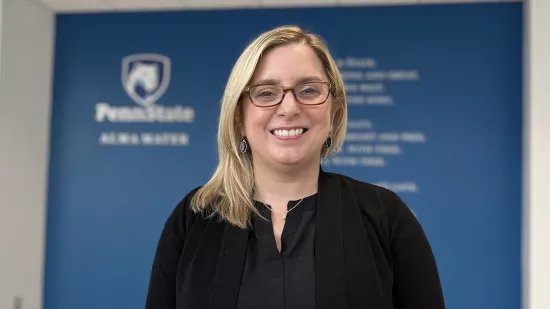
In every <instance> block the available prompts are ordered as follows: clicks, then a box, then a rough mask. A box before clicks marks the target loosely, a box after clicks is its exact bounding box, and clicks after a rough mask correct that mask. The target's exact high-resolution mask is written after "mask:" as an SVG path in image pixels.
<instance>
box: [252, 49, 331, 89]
mask: <svg viewBox="0 0 550 309" xmlns="http://www.w3.org/2000/svg"><path fill="white" fill-rule="evenodd" d="M305 77H307V78H317V79H319V80H323V79H325V73H324V67H323V64H322V62H321V60H320V59H319V57H318V56H317V54H316V53H315V51H314V50H313V48H311V47H310V46H308V45H306V44H292V45H283V46H278V47H275V48H273V49H271V50H270V51H268V52H266V53H265V54H264V55H263V56H262V58H261V60H260V62H259V63H258V66H257V67H256V71H255V72H254V76H253V78H252V82H253V83H256V82H259V81H262V80H274V81H279V82H280V83H283V84H291V83H295V82H296V81H298V80H301V79H304V78H305Z"/></svg>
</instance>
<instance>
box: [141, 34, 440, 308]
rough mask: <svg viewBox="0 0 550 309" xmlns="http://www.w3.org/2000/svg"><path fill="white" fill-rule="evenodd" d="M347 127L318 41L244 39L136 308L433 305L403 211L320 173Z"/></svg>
mask: <svg viewBox="0 0 550 309" xmlns="http://www.w3.org/2000/svg"><path fill="white" fill-rule="evenodd" d="M346 118H347V108H346V99H345V93H344V85H343V82H342V78H341V76H340V74H339V71H338V68H337V67H336V64H335V62H334V60H333V59H332V57H331V56H330V53H329V51H328V49H327V47H326V45H325V43H324V42H323V41H322V39H321V38H319V37H318V36H316V35H314V34H306V33H304V32H303V31H302V30H301V29H300V28H298V27H292V26H289V27H279V28H276V29H273V30H271V31H268V32H266V33H263V34H262V35H260V36H259V37H258V38H257V39H256V40H254V41H253V42H252V43H251V44H250V45H249V46H248V47H247V48H246V49H245V51H244V52H243V54H242V55H241V56H240V57H239V59H238V60H237V62H236V64H235V66H234V68H233V71H232V73H231V75H230V77H229V81H228V83H227V87H226V89H225V93H224V97H223V102H222V111H221V118H220V123H219V135H218V147H219V159H220V161H219V165H218V168H217V170H216V172H215V173H214V175H213V176H212V178H211V179H210V181H209V182H208V183H206V184H205V185H204V186H201V187H198V188H196V189H194V190H192V191H191V192H190V193H189V194H188V195H187V196H186V197H185V198H184V199H183V200H182V201H181V203H179V204H178V205H177V207H176V208H175V209H174V211H173V212H172V214H171V215H170V217H169V218H168V220H167V222H166V225H165V227H164V230H163V232H162V235H161V237H160V240H159V243H158V248H157V252H156V256H155V259H154V263H153V267H152V273H151V280H150V286H149V292H148V295H147V304H146V307H147V308H148V309H175V308H181V309H192V308H238V309H244V308H254V309H258V308H262V309H263V308H289V309H293V308H296V309H298V308H300V309H304V308H327V309H328V308H331V309H332V308H334V309H341V308H369V309H371V308H372V309H374V308H376V309H383V308H407V309H412V308H418V309H432V308H433V309H440V308H444V301H443V296H442V291H441V285H440V282H439V275H438V271H437V268H436V263H435V260H434V257H433V254H432V250H431V248H430V245H429V243H428V241H427V239H426V237H425V234H424V232H423V230H422V228H421V226H420V225H419V223H418V221H417V220H416V219H415V217H414V215H413V214H412V213H411V211H410V210H409V209H408V208H407V206H406V205H405V204H404V203H403V202H402V201H401V200H400V199H399V197H398V196H396V195H395V194H394V193H392V192H390V191H388V190H386V189H383V188H380V187H376V186H374V185H370V184H367V183H363V182H360V181H357V180H354V179H351V178H348V177H345V176H343V175H338V174H333V173H327V172H324V171H323V170H322V169H321V168H320V160H321V158H322V157H326V156H328V155H330V154H332V153H335V152H337V151H338V149H339V148H340V147H341V145H342V143H343V141H344V136H345V132H346V123H347V121H346Z"/></svg>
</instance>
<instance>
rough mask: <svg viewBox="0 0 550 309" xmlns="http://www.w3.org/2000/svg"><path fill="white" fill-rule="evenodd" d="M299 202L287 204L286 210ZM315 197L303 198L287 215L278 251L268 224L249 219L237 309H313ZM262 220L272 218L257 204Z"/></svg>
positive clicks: (269, 223) (256, 218)
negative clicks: (249, 228) (250, 227)
mask: <svg viewBox="0 0 550 309" xmlns="http://www.w3.org/2000/svg"><path fill="white" fill-rule="evenodd" d="M298 202H300V201H299V200H298V201H290V202H289V203H288V209H291V208H292V207H294V206H295V205H296V204H297V203H298ZM316 206H317V195H316V194H315V195H312V196H309V197H306V198H304V200H303V201H301V202H300V204H298V206H296V208H294V209H293V210H292V211H290V212H289V213H288V215H287V218H286V221H285V226H284V229H283V232H282V236H281V252H279V251H278V250H277V246H276V244H275V235H274V234H273V226H272V223H271V222H270V221H266V220H265V219H262V218H260V217H259V216H257V215H253V216H252V220H251V223H252V229H251V230H250V233H249V238H248V247H247V252H246V260H245V264H244V269H243V276H242V281H241V285H240V289H239V295H238V299H237V307H236V308H237V309H258V308H266V309H314V308H315V260H314V245H315V215H316ZM256 207H258V209H259V211H260V213H261V214H262V216H264V217H265V218H267V219H270V218H271V212H270V211H269V209H267V207H266V206H265V205H263V204H262V203H260V202H256Z"/></svg>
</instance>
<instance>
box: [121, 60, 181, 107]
mask: <svg viewBox="0 0 550 309" xmlns="http://www.w3.org/2000/svg"><path fill="white" fill-rule="evenodd" d="M168 84H170V58H168V57H166V56H163V55H158V54H135V55H130V56H127V57H125V58H124V59H123V60H122V85H123V87H124V89H125V90H126V93H127V94H128V96H130V98H132V100H134V101H135V102H136V103H137V104H139V105H141V106H143V107H149V106H152V105H154V104H155V102H156V101H157V100H158V99H160V97H162V95H163V94H164V92H165V91H166V89H167V88H168Z"/></svg>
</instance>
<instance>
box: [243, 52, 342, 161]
mask: <svg viewBox="0 0 550 309" xmlns="http://www.w3.org/2000/svg"><path fill="white" fill-rule="evenodd" d="M312 81H324V82H327V81H328V78H327V76H326V74H325V70H324V68H323V65H322V63H321V61H320V60H319V58H318V57H317V55H316V54H315V52H314V51H313V49H312V48H311V47H309V46H308V45H305V44H292V45H283V46H278V47H275V48H273V49H272V50H270V51H268V52H267V53H265V54H264V55H263V56H262V58H261V61H260V62H259V64H258V66H257V68H256V71H255V74H254V76H253V77H252V80H251V81H250V83H249V85H250V86H254V85H258V84H266V83H268V84H272V85H281V86H293V85H299V84H303V83H304V82H312ZM256 89H258V88H256ZM315 91H316V90H315V89H312V88H308V87H305V88H302V89H297V90H296V92H298V93H300V96H301V100H302V101H304V100H306V99H307V96H308V95H312V93H314V92H315ZM259 95H260V96H262V97H265V96H269V95H272V92H260V93H259ZM253 99H254V100H255V102H257V101H256V100H259V99H261V98H259V97H258V96H253ZM323 99H324V98H323ZM321 101H322V100H321ZM331 105H332V96H331V95H330V96H328V99H327V100H326V101H325V102H324V103H323V104H319V105H303V104H300V103H299V102H298V101H296V98H295V97H294V95H293V93H292V91H288V92H286V94H285V95H284V98H283V100H282V102H281V104H279V105H275V106H272V107H258V106H256V105H254V104H253V103H252V102H251V101H250V98H249V96H248V95H244V96H243V101H242V105H241V110H240V116H239V118H240V119H239V120H238V121H239V122H240V125H241V126H240V130H241V134H242V135H243V136H246V138H247V140H248V143H249V145H250V148H251V151H252V157H253V161H254V162H255V164H261V165H269V166H281V165H284V166H295V165H300V164H304V163H314V162H316V163H318V162H319V160H320V154H321V149H322V147H323V146H324V142H325V140H326V138H327V137H328V135H329V133H330V125H331Z"/></svg>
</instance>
